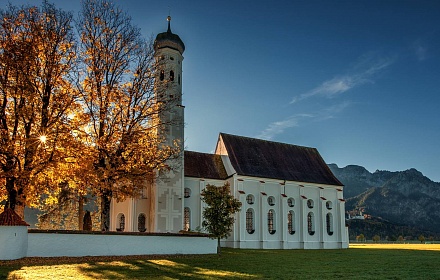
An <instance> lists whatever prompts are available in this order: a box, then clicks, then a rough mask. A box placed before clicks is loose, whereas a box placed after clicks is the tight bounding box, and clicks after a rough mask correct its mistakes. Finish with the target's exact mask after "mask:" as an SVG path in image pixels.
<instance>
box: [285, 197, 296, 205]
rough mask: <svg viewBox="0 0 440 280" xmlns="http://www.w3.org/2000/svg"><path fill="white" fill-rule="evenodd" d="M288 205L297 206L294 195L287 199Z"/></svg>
mask: <svg viewBox="0 0 440 280" xmlns="http://www.w3.org/2000/svg"><path fill="white" fill-rule="evenodd" d="M287 205H289V207H293V206H295V199H293V198H292V197H289V198H288V199H287Z"/></svg>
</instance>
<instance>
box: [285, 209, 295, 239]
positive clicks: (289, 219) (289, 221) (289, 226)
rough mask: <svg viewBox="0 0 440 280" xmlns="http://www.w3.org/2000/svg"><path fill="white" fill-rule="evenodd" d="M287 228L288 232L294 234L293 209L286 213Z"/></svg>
mask: <svg viewBox="0 0 440 280" xmlns="http://www.w3.org/2000/svg"><path fill="white" fill-rule="evenodd" d="M287 230H288V231H289V234H295V212H293V211H289V212H288V213H287Z"/></svg>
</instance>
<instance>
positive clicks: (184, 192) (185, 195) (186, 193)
mask: <svg viewBox="0 0 440 280" xmlns="http://www.w3.org/2000/svg"><path fill="white" fill-rule="evenodd" d="M190 196H191V189H190V188H185V189H184V191H183V197H184V198H188V197H190Z"/></svg>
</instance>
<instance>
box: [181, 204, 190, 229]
mask: <svg viewBox="0 0 440 280" xmlns="http://www.w3.org/2000/svg"><path fill="white" fill-rule="evenodd" d="M190 228H191V210H190V209H189V207H185V208H184V209H183V230H187V231H188V230H189V229H190Z"/></svg>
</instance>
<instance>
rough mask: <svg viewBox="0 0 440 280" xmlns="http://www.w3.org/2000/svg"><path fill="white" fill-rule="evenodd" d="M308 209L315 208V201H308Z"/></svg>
mask: <svg viewBox="0 0 440 280" xmlns="http://www.w3.org/2000/svg"><path fill="white" fill-rule="evenodd" d="M307 207H309V208H310V209H312V208H313V200H311V199H309V200H307Z"/></svg>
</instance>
